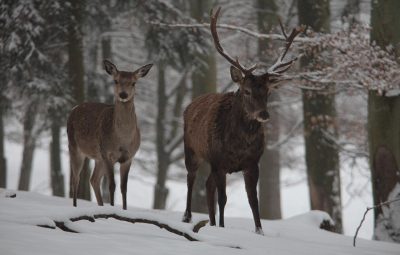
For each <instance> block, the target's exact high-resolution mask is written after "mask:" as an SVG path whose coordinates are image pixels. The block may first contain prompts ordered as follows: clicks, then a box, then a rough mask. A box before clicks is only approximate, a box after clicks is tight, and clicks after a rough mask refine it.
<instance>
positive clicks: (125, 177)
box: [120, 160, 132, 210]
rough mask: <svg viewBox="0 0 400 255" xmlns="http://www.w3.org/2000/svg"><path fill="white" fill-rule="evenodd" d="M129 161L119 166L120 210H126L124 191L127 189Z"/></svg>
mask: <svg viewBox="0 0 400 255" xmlns="http://www.w3.org/2000/svg"><path fill="white" fill-rule="evenodd" d="M131 163H132V161H131V160H128V161H126V162H124V163H122V164H121V168H120V175H121V193H122V208H123V209H124V210H126V190H127V187H128V176H129V170H130V169H131Z"/></svg>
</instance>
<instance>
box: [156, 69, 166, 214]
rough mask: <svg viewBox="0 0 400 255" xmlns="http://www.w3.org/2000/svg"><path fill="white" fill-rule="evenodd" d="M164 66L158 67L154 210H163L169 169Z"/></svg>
mask: <svg viewBox="0 0 400 255" xmlns="http://www.w3.org/2000/svg"><path fill="white" fill-rule="evenodd" d="M165 68H166V66H165V64H164V63H160V64H159V66H158V88H157V93H158V105H157V109H158V113H157V123H156V136H157V137H156V146H157V166H158V172H157V183H156V186H155V187H154V204H153V208H154V209H165V206H166V201H167V196H168V189H167V187H165V183H166V181H167V172H168V167H169V162H168V161H169V158H168V155H167V152H166V151H165V149H166V148H165V147H166V142H165V129H164V125H165V111H166V107H167V102H168V101H167V100H168V99H167V95H166V92H165V86H166V83H165Z"/></svg>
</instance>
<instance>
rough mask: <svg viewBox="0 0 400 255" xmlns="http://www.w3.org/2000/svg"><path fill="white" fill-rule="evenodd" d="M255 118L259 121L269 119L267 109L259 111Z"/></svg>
mask: <svg viewBox="0 0 400 255" xmlns="http://www.w3.org/2000/svg"><path fill="white" fill-rule="evenodd" d="M257 120H258V121H260V122H265V121H267V120H269V113H268V112H267V111H261V112H259V113H258V118H257Z"/></svg>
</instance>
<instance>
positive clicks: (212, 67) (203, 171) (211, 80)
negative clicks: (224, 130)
mask: <svg viewBox="0 0 400 255" xmlns="http://www.w3.org/2000/svg"><path fill="white" fill-rule="evenodd" d="M214 4H215V3H213V1H210V0H203V1H197V0H191V1H190V6H189V8H190V14H191V17H192V18H194V19H196V20H197V21H198V22H201V21H202V20H203V18H204V17H205V15H207V14H208V13H209V10H210V9H211V8H212V7H213V5H214ZM208 52H210V53H209V54H208V55H199V56H197V57H198V58H200V59H202V60H203V61H202V62H203V63H205V65H200V66H199V67H197V69H196V70H195V71H194V72H193V74H192V98H196V97H198V96H200V95H202V94H205V93H210V92H216V83H217V66H216V59H215V51H214V50H213V49H210V51H208ZM210 171H211V168H210V166H209V164H207V163H203V164H202V165H200V167H199V169H198V170H197V175H196V180H195V182H194V185H193V191H192V192H193V193H192V194H193V197H192V211H194V212H200V213H207V212H208V207H207V195H206V181H207V178H208V176H209V174H210Z"/></svg>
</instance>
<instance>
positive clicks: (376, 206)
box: [353, 198, 400, 247]
mask: <svg viewBox="0 0 400 255" xmlns="http://www.w3.org/2000/svg"><path fill="white" fill-rule="evenodd" d="M397 201H400V198H397V199H394V200H389V201H386V202H383V203H380V204H377V205H374V206H372V207H367V210H365V212H364V216H363V218H362V220H361V222H360V225H359V226H358V227H357V230H356V234H355V235H354V238H353V247H356V239H357V235H358V231H359V230H360V228H361V226H362V224H363V222H364V220H365V216H366V215H367V213H368V212H369V211H370V210H372V209H376V208H379V207H382V206H384V205H388V204H391V203H394V202H397Z"/></svg>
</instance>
